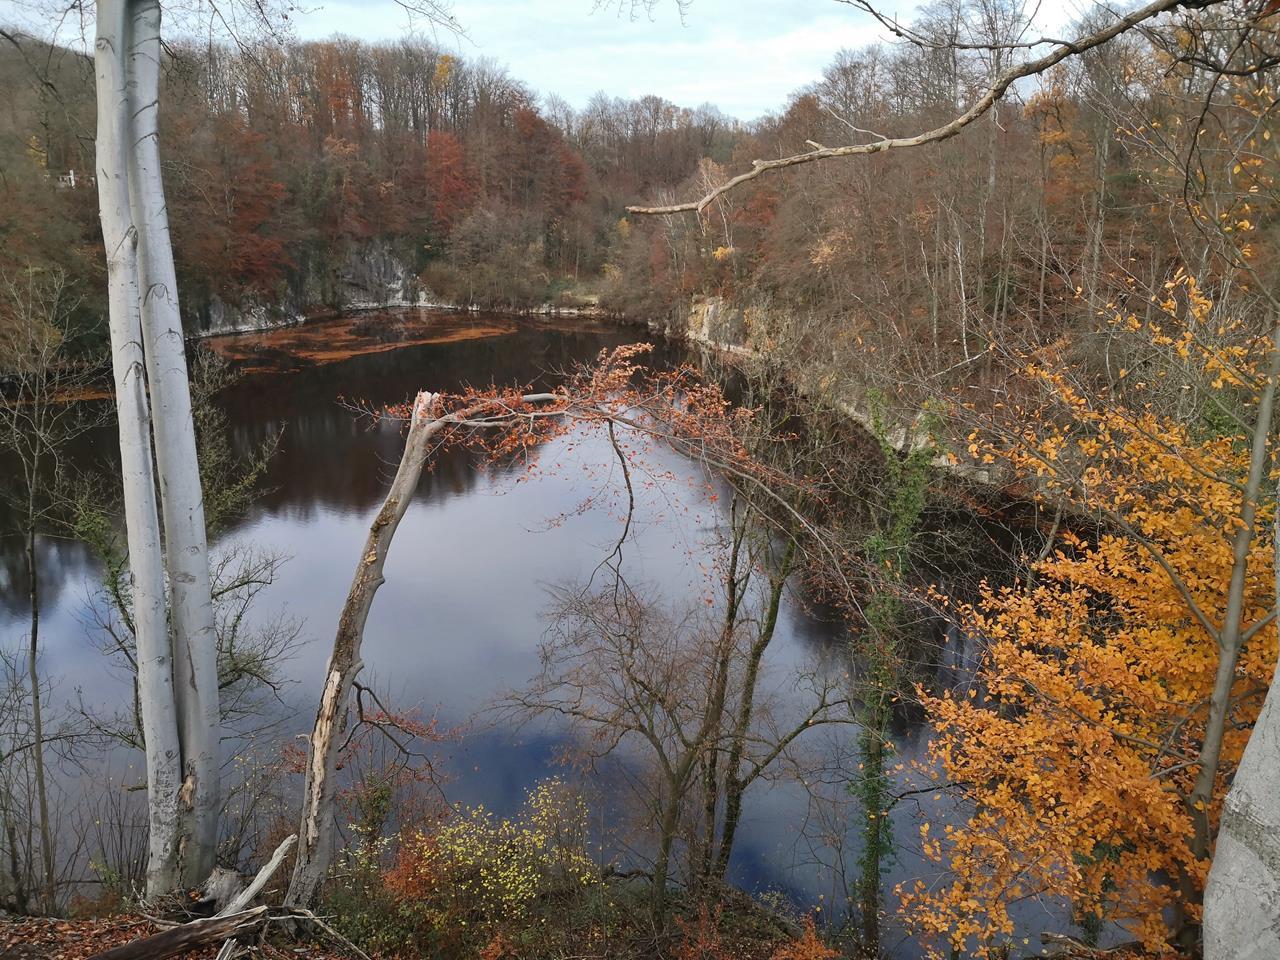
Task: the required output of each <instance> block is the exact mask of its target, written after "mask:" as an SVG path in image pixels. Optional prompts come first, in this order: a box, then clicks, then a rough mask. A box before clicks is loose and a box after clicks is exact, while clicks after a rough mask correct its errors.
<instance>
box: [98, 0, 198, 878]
mask: <svg viewBox="0 0 1280 960" xmlns="http://www.w3.org/2000/svg"><path fill="white" fill-rule="evenodd" d="M128 42H129V22H128V4H127V3H126V2H125V0H98V13H97V38H96V40H95V43H94V72H95V77H96V88H97V103H98V131H97V141H96V151H97V157H96V165H97V177H98V212H99V215H100V217H101V220H102V236H103V243H104V246H105V249H106V256H107V296H108V309H109V317H110V332H111V363H112V370H113V372H114V377H115V395H116V413H117V419H118V425H119V432H120V471H121V480H122V484H123V489H124V502H125V530H126V537H127V540H128V545H129V581H130V589H131V592H132V601H133V617H134V625H135V629H136V640H137V658H138V690H139V700H140V702H141V712H142V730H143V735H144V737H145V738H146V759H147V807H148V822H149V825H150V834H149V843H150V849H149V858H148V861H147V894H148V896H156V895H159V894H163V893H168V892H170V891H172V890H174V889H176V887H177V886H178V869H177V856H178V835H179V817H178V794H179V789H180V786H181V783H180V781H181V772H180V763H181V754H180V745H179V740H178V726H177V716H176V708H175V705H174V696H173V664H172V657H171V647H170V643H169V632H168V628H167V624H166V618H165V592H164V566H163V559H162V554H161V545H160V522H159V516H158V514H157V510H156V496H155V478H154V474H153V472H152V460H151V436H150V426H151V416H150V411H149V409H148V402H147V385H146V373H145V359H144V356H143V347H142V321H141V317H140V313H139V305H138V278H137V243H138V234H137V230H136V229H135V228H134V225H133V218H132V215H131V213H130V208H129V179H128V169H129V155H130V137H131V133H130V126H131V125H130V122H129V114H130V103H129V96H128V91H127V89H126V73H127V71H126V64H127V56H128V50H127V44H128Z"/></svg>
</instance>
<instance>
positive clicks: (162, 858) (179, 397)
mask: <svg viewBox="0 0 1280 960" xmlns="http://www.w3.org/2000/svg"><path fill="white" fill-rule="evenodd" d="M160 57H161V48H160V4H159V2H158V0H100V2H99V3H98V9H97V34H96V39H95V43H94V69H95V77H96V90H97V103H98V129H97V143H96V148H97V159H96V166H97V184H98V205H99V214H100V217H101V220H102V233H103V242H104V244H105V248H106V256H107V290H108V302H109V315H110V333H111V355H112V368H113V371H114V378H115V395H116V411H117V416H118V421H119V433H120V460H121V479H122V483H123V492H124V504H125V527H126V537H127V541H128V546H129V565H130V584H131V587H132V600H133V608H134V609H133V617H134V622H135V625H136V630H137V645H138V691H139V701H140V706H141V714H142V726H143V733H144V736H145V739H146V760H147V788H148V820H149V827H150V848H149V855H148V865H147V893H148V895H151V896H154V895H157V894H161V893H166V892H168V891H170V890H173V889H176V888H177V887H178V886H179V885H187V886H195V885H197V884H198V883H200V882H201V881H202V880H203V879H204V878H205V877H206V876H207V875H208V874H209V872H210V870H211V869H212V868H213V859H214V848H215V845H216V842H217V830H218V811H219V803H220V800H219V781H218V769H219V765H220V762H221V758H220V756H219V722H218V672H217V648H216V643H215V636H214V625H213V608H212V603H211V591H210V586H209V557H208V547H207V543H206V536H205V522H204V505H203V496H202V493H201V488H200V472H199V467H198V464H197V461H196V448H195V428H194V424H193V421H192V416H191V395H190V390H189V387H188V383H187V363H186V354H185V344H184V339H183V334H182V324H181V319H180V315H179V311H178V293H177V283H176V279H175V272H174V266H173V250H172V245H171V243H170V237H169V225H168V219H167V213H166V210H165V201H164V187H163V184H162V182H161V176H160V158H159V147H158V136H159V135H158V129H157V113H158V109H159V79H160ZM153 444H154V451H155V454H154V458H153V455H152V449H153ZM157 480H158V481H159V488H158V489H159V494H160V496H159V502H158V503H157V497H156V489H157V486H156V481H157ZM161 518H163V521H164V525H163V529H162V527H161ZM170 630H172V634H171V633H170Z"/></svg>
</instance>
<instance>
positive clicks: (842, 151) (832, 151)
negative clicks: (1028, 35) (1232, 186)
mask: <svg viewBox="0 0 1280 960" xmlns="http://www.w3.org/2000/svg"><path fill="white" fill-rule="evenodd" d="M1225 2H1227V0H1152V2H1151V3H1147V4H1145V5H1143V6H1141V7H1138V8H1136V9H1135V10H1132V11H1131V12H1129V13H1127V14H1125V15H1124V16H1116V18H1115V20H1114V21H1113V22H1111V23H1110V24H1108V25H1107V26H1105V27H1103V28H1101V29H1099V30H1097V31H1095V32H1093V33H1090V34H1087V35H1086V36H1083V37H1080V38H1079V39H1076V40H1062V41H1054V40H1043V41H1040V42H1034V43H1031V44H1019V45H1018V46H1028V45H1029V46H1039V45H1040V44H1041V43H1043V44H1048V45H1052V47H1053V49H1051V50H1050V51H1049V52H1048V53H1046V54H1044V55H1043V56H1039V57H1036V58H1034V59H1031V60H1026V61H1024V62H1022V63H1020V64H1017V65H1015V66H1013V67H1010V68H1009V69H1008V70H1005V71H1004V72H1002V73H1000V74H999V75H998V76H996V77H995V78H994V79H993V80H992V81H991V84H990V86H988V87H987V89H986V90H985V92H983V94H982V95H981V96H980V97H979V98H978V99H977V100H975V101H974V103H973V104H972V105H971V106H970V107H969V108H968V109H967V110H965V111H964V112H963V113H961V114H959V115H957V116H956V117H954V118H952V119H951V120H949V121H947V122H946V123H944V124H942V125H941V126H939V127H935V128H933V129H932V130H926V131H924V132H923V133H919V134H916V135H915V136H911V137H876V139H874V140H871V141H869V142H867V143H850V144H845V145H842V146H839V147H826V146H823V145H822V144H812V146H813V149H812V150H808V151H806V152H805V153H798V154H794V155H793V156H789V157H779V158H778V159H776V160H755V161H753V162H752V164H751V169H750V170H747V171H745V172H743V173H740V174H738V175H737V176H736V177H733V178H731V179H729V180H727V181H725V182H724V183H722V184H720V186H718V187H716V188H715V189H713V190H711V191H710V192H708V193H707V194H706V195H705V196H703V197H701V198H700V199H697V200H689V201H686V202H683V203H672V204H667V205H665V206H657V207H646V206H629V207H627V212H628V213H635V214H648V215H660V214H673V213H694V212H696V213H701V212H702V211H703V210H705V209H706V208H707V207H708V206H709V205H710V204H712V203H714V202H715V201H716V200H717V199H719V198H720V197H722V196H724V195H725V194H726V193H728V192H729V191H731V190H733V189H734V188H736V187H739V186H741V185H742V184H744V183H746V182H747V181H749V180H754V179H756V177H759V176H762V175H763V174H766V173H769V172H770V171H773V170H783V169H786V168H787V167H795V166H799V165H800V164H805V163H814V162H816V161H818V160H832V159H835V158H837V157H859V156H870V155H872V154H877V153H888V152H889V151H891V150H902V149H906V148H909V147H923V146H926V145H928V144H931V143H941V142H942V141H944V140H950V139H951V138H952V137H954V136H956V135H957V134H959V133H960V132H962V131H963V130H964V129H965V128H966V127H969V126H971V125H972V124H973V123H974V122H976V121H977V120H980V119H981V118H982V117H983V116H985V115H986V114H987V113H988V112H989V111H990V110H991V108H992V107H994V106H995V105H996V104H997V103H999V102H1000V100H1001V99H1002V98H1003V97H1004V95H1005V94H1006V93H1008V92H1009V90H1010V88H1011V87H1013V86H1014V84H1016V83H1017V82H1018V81H1019V80H1023V79H1026V78H1028V77H1034V76H1038V75H1040V74H1042V73H1044V72H1045V71H1047V70H1049V69H1051V68H1052V67H1054V66H1057V65H1058V64H1059V63H1061V62H1062V61H1064V60H1066V59H1068V58H1070V57H1074V56H1079V55H1080V54H1082V53H1084V52H1086V51H1088V50H1092V49H1094V48H1095V47H1100V46H1102V45H1103V44H1104V43H1107V42H1108V41H1109V40H1113V39H1115V38H1116V37H1118V36H1120V35H1121V34H1123V33H1128V32H1129V31H1130V30H1133V29H1135V28H1140V27H1141V26H1142V25H1143V24H1146V23H1147V22H1149V21H1151V20H1153V19H1155V18H1156V17H1158V16H1160V15H1161V14H1165V13H1171V12H1173V11H1175V10H1177V9H1178V8H1180V7H1182V8H1187V9H1201V8H1204V7H1211V6H1215V5H1217V4H1221V3H1225ZM850 5H851V6H854V7H857V8H859V9H862V10H866V11H869V12H871V13H872V14H873V15H874V16H876V17H877V19H879V20H880V21H881V22H882V23H883V24H885V25H889V26H891V27H892V25H893V24H894V22H893V21H891V20H889V19H888V18H887V17H884V16H883V15H881V14H879V13H877V12H876V11H875V9H874V7H873V6H872V4H870V3H869V2H862V0H852V2H851V3H850ZM894 32H897V33H898V34H899V36H902V37H903V38H904V39H907V40H908V41H909V42H920V38H919V37H918V36H917V35H915V34H911V33H909V32H905V31H902V30H900V29H898V30H895V31H894Z"/></svg>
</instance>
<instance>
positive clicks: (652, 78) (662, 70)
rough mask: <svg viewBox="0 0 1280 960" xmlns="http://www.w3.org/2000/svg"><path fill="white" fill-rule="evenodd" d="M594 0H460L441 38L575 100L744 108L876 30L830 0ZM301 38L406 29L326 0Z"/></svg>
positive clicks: (396, 11)
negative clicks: (635, 12) (621, 8)
mask: <svg viewBox="0 0 1280 960" xmlns="http://www.w3.org/2000/svg"><path fill="white" fill-rule="evenodd" d="M594 7H595V5H594V4H593V2H592V0H525V2H521V3H512V2H509V0H459V2H457V3H456V4H455V5H454V14H455V16H456V17H457V19H458V20H459V21H460V22H461V23H462V25H463V26H464V28H465V29H466V31H467V34H468V37H467V38H466V39H462V40H457V39H454V38H451V37H449V36H447V35H437V36H436V38H435V39H436V41H437V42H438V43H440V44H441V45H443V46H447V47H449V48H451V49H454V50H456V52H458V53H460V54H462V55H464V56H467V57H469V58H476V57H490V58H492V59H494V60H496V61H497V62H499V63H501V64H503V65H505V66H507V67H508V68H509V69H510V71H511V73H512V75H513V76H515V77H517V78H518V79H520V80H523V81H524V82H525V83H527V84H529V85H530V86H532V87H533V88H534V89H535V90H537V91H538V92H539V93H556V94H559V95H560V96H562V97H564V98H565V99H566V100H568V101H569V102H570V103H571V104H573V105H574V106H578V107H581V106H582V105H583V104H585V103H586V101H587V99H588V98H589V97H590V96H591V95H592V94H593V93H595V92H596V91H597V90H604V91H605V92H607V93H609V94H610V95H612V96H623V97H638V96H643V95H645V94H656V95H658V96H661V97H665V98H667V99H668V100H672V101H674V102H676V103H678V104H681V105H683V106H697V105H698V104H702V103H708V102H710V103H714V104H715V105H716V106H718V107H720V108H721V109H722V110H724V111H725V112H726V113H729V114H731V115H734V116H737V117H740V118H742V119H751V118H754V117H756V116H759V115H760V114H762V113H765V112H767V111H770V110H774V109H777V108H778V107H780V106H782V105H783V104H784V103H785V101H786V98H787V96H788V94H790V93H791V92H793V91H794V90H796V89H797V88H798V87H801V86H803V85H805V84H807V83H810V82H812V81H813V80H814V79H816V78H817V77H818V75H819V74H820V73H821V71H822V68H823V66H825V65H826V63H827V62H829V61H830V59H831V57H832V56H833V55H834V54H835V52H836V51H837V50H839V49H840V48H841V47H853V46H859V45H861V44H865V43H869V42H871V41H873V40H874V39H876V37H877V30H876V29H875V28H874V27H873V25H872V24H871V23H870V22H869V20H868V18H866V17H863V16H859V15H857V14H856V13H854V12H853V11H851V10H849V9H848V8H841V7H837V6H836V5H835V4H833V3H831V2H830V0H786V2H769V0H755V2H743V0H736V2H735V0H694V2H693V3H692V4H691V5H690V6H689V8H688V10H687V12H686V14H685V17H684V22H683V23H682V22H681V19H680V16H679V12H678V9H677V5H676V3H675V0H663V2H660V3H659V4H658V6H657V7H656V8H655V10H654V14H653V16H652V18H649V17H641V18H638V19H635V20H633V19H631V18H629V17H627V16H625V15H619V12H618V10H617V9H616V8H614V9H604V10H599V9H594ZM297 27H298V31H299V33H300V34H301V35H302V36H303V37H307V38H320V37H326V36H330V35H332V34H335V33H343V34H347V35H349V36H353V37H360V38H363V39H368V40H377V39H390V38H395V37H399V36H403V35H404V32H405V28H406V22H405V15H404V12H403V10H402V9H401V8H400V7H399V6H398V5H397V4H396V3H394V2H391V0H375V2H369V3H357V2H351V0H341V2H326V3H324V4H323V6H321V7H319V8H318V9H313V11H312V12H311V13H309V14H307V15H306V16H304V17H302V18H300V19H299V21H298V23H297Z"/></svg>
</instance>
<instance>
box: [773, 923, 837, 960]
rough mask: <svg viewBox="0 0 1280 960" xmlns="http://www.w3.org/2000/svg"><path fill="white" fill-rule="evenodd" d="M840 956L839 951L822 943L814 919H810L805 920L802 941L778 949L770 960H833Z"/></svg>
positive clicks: (793, 941)
mask: <svg viewBox="0 0 1280 960" xmlns="http://www.w3.org/2000/svg"><path fill="white" fill-rule="evenodd" d="M838 956H840V953H839V951H836V950H833V949H831V947H829V946H828V945H827V944H826V943H824V942H823V941H822V938H821V937H819V936H818V930H817V927H816V926H815V925H814V923H813V918H812V917H808V918H806V919H805V924H804V933H802V934H801V935H800V939H799V940H792V941H791V942H790V943H784V944H783V945H782V946H780V947H778V949H777V950H775V951H773V956H772V957H771V958H770V960H833V958H834V957H838Z"/></svg>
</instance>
